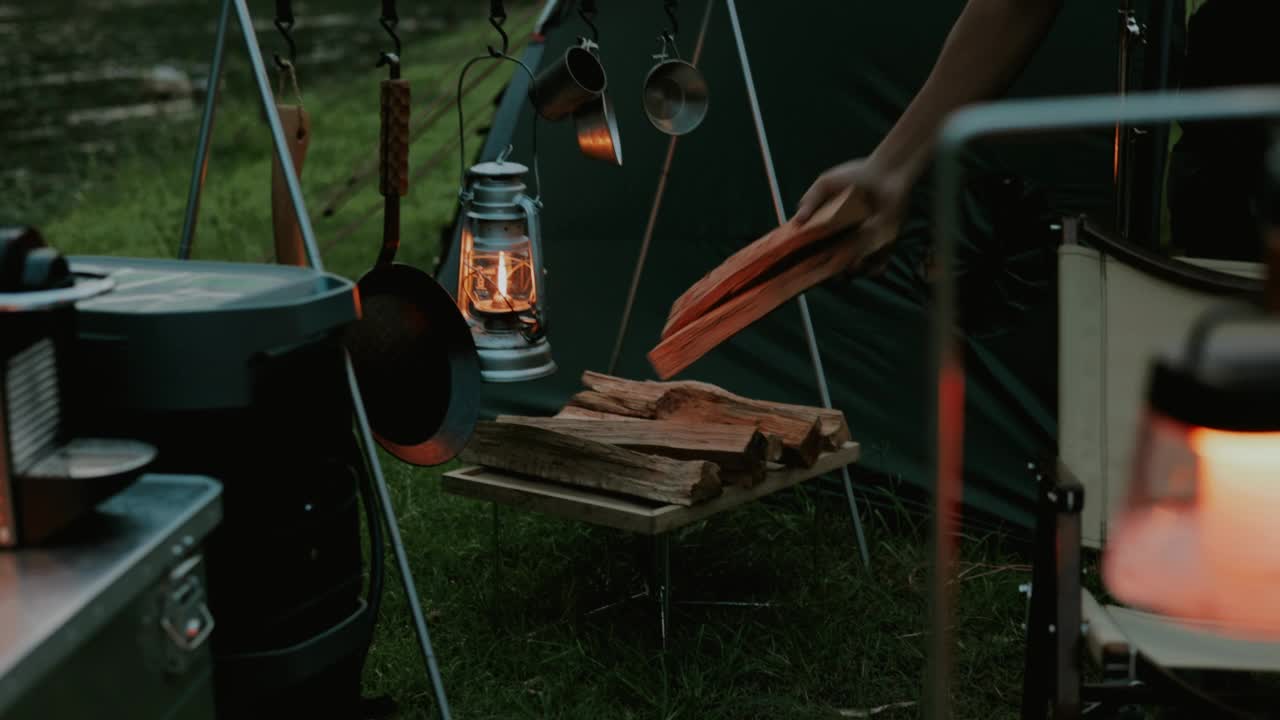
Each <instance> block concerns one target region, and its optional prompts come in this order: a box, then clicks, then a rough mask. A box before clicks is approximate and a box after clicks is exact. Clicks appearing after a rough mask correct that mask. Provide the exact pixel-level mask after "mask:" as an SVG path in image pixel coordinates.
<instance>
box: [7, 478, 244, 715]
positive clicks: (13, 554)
mask: <svg viewBox="0 0 1280 720" xmlns="http://www.w3.org/2000/svg"><path fill="white" fill-rule="evenodd" d="M220 492H221V489H220V487H219V485H218V483H216V482H215V481H213V480H211V479H208V478H202V477H194V476H172V475H169V476H166V475H143V476H142V477H141V478H139V479H138V481H137V482H135V483H134V484H133V485H131V486H130V487H128V488H126V489H125V490H123V491H121V492H120V493H119V494H117V495H115V496H114V497H112V498H111V499H109V500H106V501H105V502H103V503H102V504H100V505H99V506H98V509H97V512H96V513H94V514H90V515H88V516H86V517H84V518H82V519H81V520H80V521H79V522H78V523H77V524H76V525H75V526H72V527H70V528H68V529H67V530H66V531H65V532H64V533H62V534H61V535H59V538H58V541H57V542H56V543H52V544H50V545H47V546H40V547H30V548H23V549H20V550H13V551H6V552H3V553H0V717H3V718H5V720H61V719H62V718H129V720H160V719H161V718H165V719H166V720H206V719H211V718H212V717H213V712H214V699H213V684H212V669H213V658H212V655H211V653H210V646H209V642H208V639H209V637H210V634H211V631H213V630H214V628H215V627H216V624H217V621H216V619H214V618H213V617H212V616H211V615H210V614H209V612H208V608H207V606H206V603H205V589H206V585H205V582H206V579H205V569H204V563H203V562H202V558H201V549H202V545H203V543H204V540H205V538H206V536H207V535H208V534H209V532H210V531H211V530H212V529H213V528H214V527H215V526H216V525H217V523H218V521H219V519H220V517H221V507H220V504H219V494H220Z"/></svg>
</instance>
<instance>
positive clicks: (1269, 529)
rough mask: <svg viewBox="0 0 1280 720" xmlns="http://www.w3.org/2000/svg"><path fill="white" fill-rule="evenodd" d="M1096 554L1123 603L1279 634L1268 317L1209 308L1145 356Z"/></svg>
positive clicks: (1277, 352) (1279, 520)
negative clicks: (1122, 463)
mask: <svg viewBox="0 0 1280 720" xmlns="http://www.w3.org/2000/svg"><path fill="white" fill-rule="evenodd" d="M1147 402H1148V406H1147V411H1146V414H1145V417H1144V419H1143V424H1142V427H1141V430H1140V437H1139V441H1138V446H1137V451H1136V458H1135V463H1134V474H1133V478H1132V480H1131V484H1130V487H1129V493H1128V496H1127V498H1126V499H1125V502H1124V503H1123V506H1122V507H1121V509H1120V512H1119V513H1117V514H1116V515H1115V517H1114V518H1113V519H1112V528H1111V530H1110V532H1109V538H1108V541H1107V548H1106V551H1105V554H1104V557H1103V578H1104V580H1105V582H1106V584H1107V587H1108V589H1109V590H1110V591H1111V592H1112V593H1113V594H1114V595H1115V596H1116V598H1117V599H1119V600H1121V601H1122V602H1125V603H1127V604H1130V605H1134V606H1137V607H1141V608H1145V609H1148V610H1151V611H1153V612H1156V613H1159V614H1161V615H1165V616H1168V617H1172V618H1175V619H1178V620H1182V621H1185V622H1187V623H1189V624H1194V625H1196V626H1197V627H1200V628H1201V629H1208V630H1211V631H1215V632H1219V633H1220V634H1226V635H1232V636H1237V637H1241V638H1247V639H1253V640H1280V321H1277V320H1276V319H1275V317H1274V316H1268V315H1261V314H1255V313H1252V312H1250V313H1247V314H1243V315H1242V314H1239V313H1236V314H1231V315H1224V314H1222V313H1211V314H1210V315H1208V316H1206V317H1205V318H1203V319H1202V320H1201V322H1200V323H1199V324H1198V325H1197V327H1196V328H1195V330H1194V331H1193V333H1192V335H1191V338H1190V341H1189V342H1188V346H1187V348H1186V351H1185V354H1184V356H1182V357H1176V358H1167V359H1162V360H1160V361H1157V362H1156V363H1155V364H1154V366H1153V369H1152V371H1151V374H1150V384H1149V387H1148V396H1147Z"/></svg>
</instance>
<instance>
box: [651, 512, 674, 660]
mask: <svg viewBox="0 0 1280 720" xmlns="http://www.w3.org/2000/svg"><path fill="white" fill-rule="evenodd" d="M653 543H654V564H655V568H654V570H655V578H654V584H655V585H656V586H657V593H656V594H655V596H654V599H655V600H657V603H658V627H659V630H660V631H661V633H662V649H663V650H664V651H665V650H666V649H667V629H668V627H669V625H670V622H671V538H670V536H669V535H668V534H667V533H661V534H659V535H655V536H654V538H653Z"/></svg>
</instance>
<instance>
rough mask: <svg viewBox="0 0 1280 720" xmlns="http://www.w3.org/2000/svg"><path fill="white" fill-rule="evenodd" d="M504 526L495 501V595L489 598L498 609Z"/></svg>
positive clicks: (492, 606)
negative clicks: (499, 517)
mask: <svg viewBox="0 0 1280 720" xmlns="http://www.w3.org/2000/svg"><path fill="white" fill-rule="evenodd" d="M501 532H502V526H501V524H500V522H499V519H498V503H496V502H495V503H493V595H492V597H490V599H489V604H490V608H491V609H492V610H495V611H496V610H497V608H498V598H499V597H501V593H502V534H501Z"/></svg>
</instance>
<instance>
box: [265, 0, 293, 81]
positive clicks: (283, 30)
mask: <svg viewBox="0 0 1280 720" xmlns="http://www.w3.org/2000/svg"><path fill="white" fill-rule="evenodd" d="M275 26H276V30H279V31H280V35H282V36H283V37H284V41H285V43H286V44H287V45H288V46H289V59H288V60H287V61H286V60H285V59H284V58H282V57H280V53H271V57H272V58H273V59H274V60H275V61H276V68H278V69H280V70H288V69H289V68H291V67H293V66H294V65H296V64H297V62H298V46H297V45H295V44H294V43H293V32H292V30H293V3H292V2H290V0H276V19H275Z"/></svg>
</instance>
